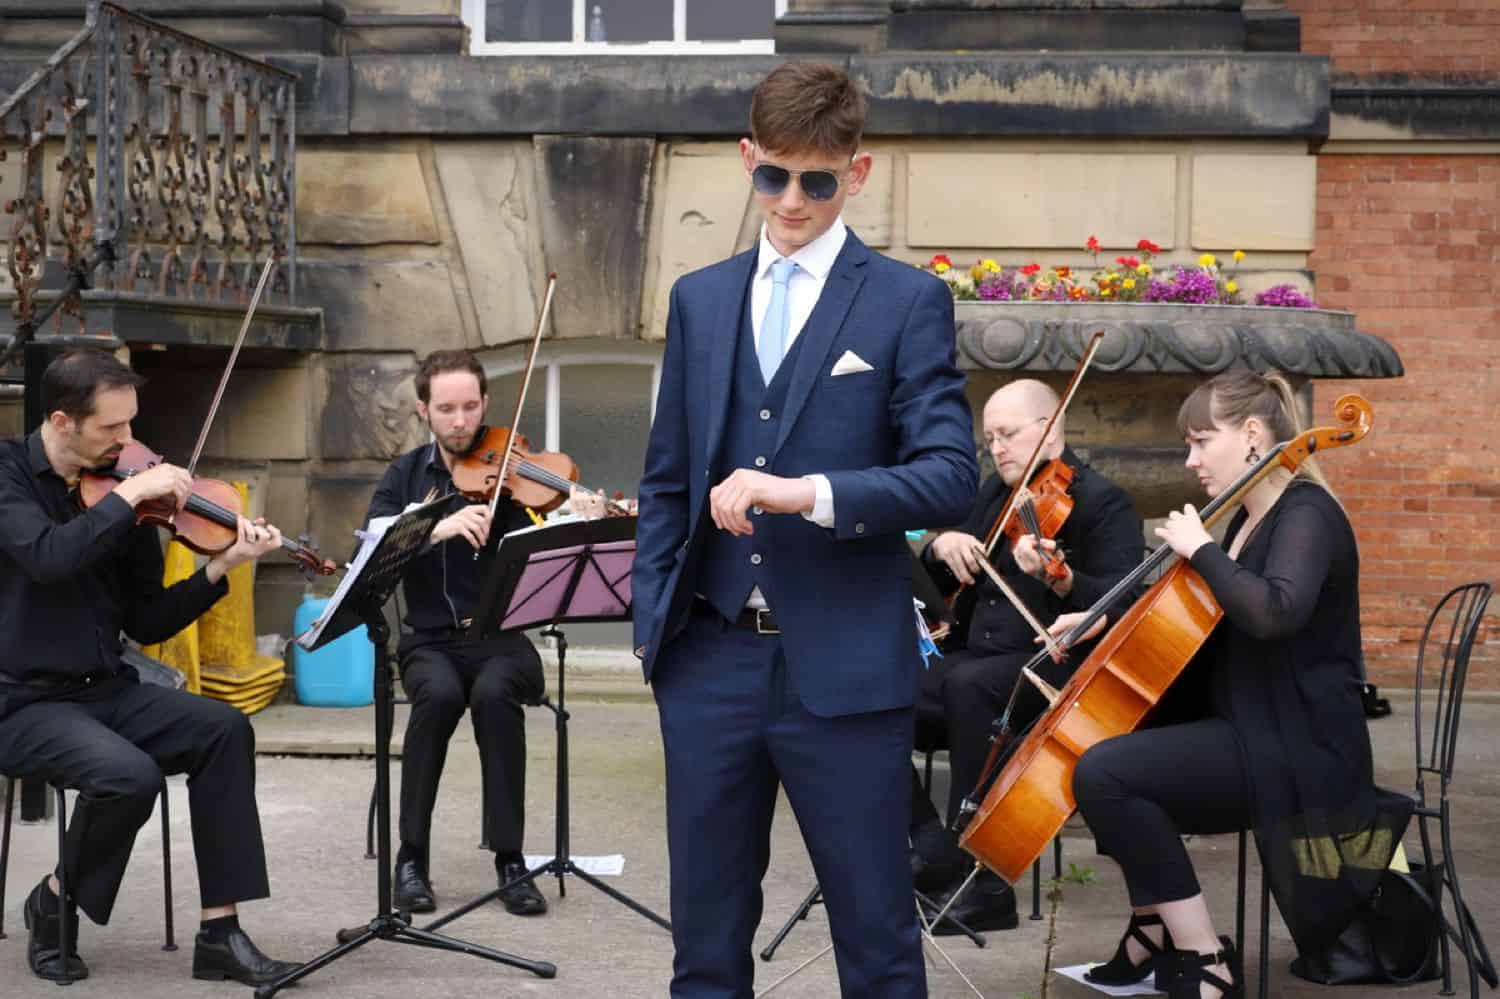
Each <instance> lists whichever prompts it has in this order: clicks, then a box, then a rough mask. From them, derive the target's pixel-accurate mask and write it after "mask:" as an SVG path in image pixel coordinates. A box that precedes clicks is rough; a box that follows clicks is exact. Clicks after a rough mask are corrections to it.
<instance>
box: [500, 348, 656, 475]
mask: <svg viewBox="0 0 1500 999" xmlns="http://www.w3.org/2000/svg"><path fill="white" fill-rule="evenodd" d="M611 343H613V344H614V349H611V348H609V347H605V348H603V349H598V350H595V349H590V348H588V347H586V346H583V345H571V344H570V345H567V346H559V347H558V348H557V349H548V345H546V344H543V345H542V348H541V350H540V351H539V353H538V356H537V359H536V367H535V368H534V369H533V370H532V372H531V389H532V390H535V389H536V387H537V386H538V384H539V383H545V384H546V386H547V403H546V413H545V424H546V430H545V439H546V443H545V444H544V445H543V446H542V449H543V450H544V451H561V450H563V449H564V448H563V442H562V369H563V368H564V367H567V366H568V365H580V364H589V365H597V364H634V365H643V366H646V367H649V368H650V369H651V408H650V410H649V412H648V414H647V422H648V423H649V422H651V421H654V420H655V419H656V395H657V392H658V390H659V389H660V388H661V347H662V345H661V344H659V343H658V344H650V343H643V344H641V347H642V348H643V349H641V350H628V349H619V347H620V345H619V344H617V343H614V342H613V341H611ZM526 350H527V348H526V347H525V346H524V345H523V346H522V347H521V348H520V352H519V354H515V353H511V352H507V353H506V354H505V355H502V356H499V357H491V358H484V359H483V361H482V363H483V364H484V375H485V378H486V379H489V380H494V379H496V378H503V377H505V376H506V375H516V374H520V373H521V372H522V371H525V370H526ZM530 394H531V392H530V391H528V392H527V395H528V397H529V396H530ZM491 402H492V403H495V402H498V403H500V404H501V405H502V406H506V407H514V406H515V404H516V401H515V400H514V399H492V400H491ZM506 419H509V417H508V416H507V417H506ZM522 432H523V433H524V432H525V431H524V430H523V431H522ZM534 439H535V438H533V440H534Z"/></svg>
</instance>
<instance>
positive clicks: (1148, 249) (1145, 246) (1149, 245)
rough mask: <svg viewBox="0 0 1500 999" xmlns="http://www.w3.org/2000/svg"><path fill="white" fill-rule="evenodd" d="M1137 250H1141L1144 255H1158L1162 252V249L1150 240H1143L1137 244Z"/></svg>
mask: <svg viewBox="0 0 1500 999" xmlns="http://www.w3.org/2000/svg"><path fill="white" fill-rule="evenodd" d="M1135 248H1136V249H1137V250H1140V251H1141V252H1142V253H1151V254H1156V253H1160V252H1161V247H1159V246H1157V245H1156V244H1155V243H1153V242H1151V240H1149V239H1143V240H1141V241H1140V242H1139V243H1137V244H1135Z"/></svg>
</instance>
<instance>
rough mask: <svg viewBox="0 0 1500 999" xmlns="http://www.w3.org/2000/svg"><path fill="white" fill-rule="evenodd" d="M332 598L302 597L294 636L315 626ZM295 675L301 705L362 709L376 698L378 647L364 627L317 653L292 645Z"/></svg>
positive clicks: (338, 639)
mask: <svg viewBox="0 0 1500 999" xmlns="http://www.w3.org/2000/svg"><path fill="white" fill-rule="evenodd" d="M327 605H328V598H326V597H314V596H312V595H311V594H308V595H307V596H305V597H303V598H302V603H301V604H300V605H299V606H298V607H297V613H296V615H294V617H293V628H295V631H294V632H293V633H294V634H297V635H300V634H302V633H303V632H304V631H306V630H307V629H308V628H311V627H312V624H313V622H314V621H316V620H317V619H318V616H319V615H320V614H322V613H323V608H324V607H326V606H327ZM292 672H293V675H294V676H295V678H296V685H297V703H299V704H308V705H312V706H314V707H320V708H358V707H362V706H364V705H366V704H370V703H372V702H373V701H374V699H375V647H374V646H373V645H371V644H370V637H369V634H368V632H367V631H366V629H365V628H364V626H360V627H358V628H355V629H353V630H352V631H350V632H348V633H347V634H344V635H340V636H339V637H338V638H336V639H334V640H333V641H332V642H329V643H328V644H327V645H325V646H323V647H322V648H321V649H319V650H318V651H316V652H308V651H307V650H306V649H304V648H302V646H300V645H297V644H295V643H293V645H292Z"/></svg>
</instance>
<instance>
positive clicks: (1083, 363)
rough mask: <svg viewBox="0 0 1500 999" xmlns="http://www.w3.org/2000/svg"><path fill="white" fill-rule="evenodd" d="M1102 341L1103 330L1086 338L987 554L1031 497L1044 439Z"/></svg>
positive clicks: (989, 541)
mask: <svg viewBox="0 0 1500 999" xmlns="http://www.w3.org/2000/svg"><path fill="white" fill-rule="evenodd" d="M1103 342H1104V331H1103V330H1096V331H1095V332H1094V335H1093V336H1092V337H1090V338H1089V342H1088V345H1087V346H1086V347H1085V348H1084V351H1083V357H1082V358H1081V359H1080V360H1079V361H1078V367H1076V368H1074V369H1073V377H1072V378H1070V379H1069V380H1068V387H1067V388H1065V389H1063V394H1062V398H1061V399H1059V400H1058V402H1057V408H1056V409H1054V410H1053V411H1052V415H1051V416H1050V417H1048V418H1047V426H1046V428H1045V429H1044V430H1043V431H1042V436H1041V437H1039V438H1037V442H1036V447H1035V448H1033V449H1032V451H1031V458H1030V459H1028V460H1027V462H1026V468H1025V469H1024V470H1023V471H1022V473H1021V478H1020V479H1018V480H1017V485H1016V488H1015V489H1013V490H1011V494H1010V499H1009V500H1007V501H1006V503H1005V509H1004V510H1002V511H1000V517H999V519H997V520H996V521H995V526H994V527H993V528H992V529H991V530H990V536H989V538H988V539H987V540H986V541H985V544H984V554H985V556H986V557H989V556H990V555H992V554H994V551H995V544H996V543H997V542H998V541H999V539H1000V537H1001V535H1003V534H1004V533H1005V525H1007V524H1009V523H1010V518H1011V517H1012V516H1014V515H1015V512H1016V507H1017V506H1019V505H1020V503H1021V501H1022V500H1023V499H1026V498H1029V497H1030V496H1031V490H1030V489H1029V488H1027V483H1029V482H1030V481H1031V477H1032V475H1034V474H1036V469H1037V466H1038V465H1040V464H1041V458H1042V447H1043V446H1044V445H1045V444H1046V443H1047V438H1048V437H1049V436H1051V434H1052V428H1053V427H1055V426H1057V421H1058V420H1060V419H1062V415H1063V413H1065V412H1067V410H1068V404H1069V403H1071V402H1072V401H1073V395H1074V394H1075V393H1076V392H1077V391H1078V386H1079V385H1080V384H1081V383H1082V382H1083V375H1084V372H1086V371H1088V369H1089V365H1090V364H1092V363H1093V361H1094V355H1095V354H1096V353H1098V351H1099V345H1100V344H1101V343H1103Z"/></svg>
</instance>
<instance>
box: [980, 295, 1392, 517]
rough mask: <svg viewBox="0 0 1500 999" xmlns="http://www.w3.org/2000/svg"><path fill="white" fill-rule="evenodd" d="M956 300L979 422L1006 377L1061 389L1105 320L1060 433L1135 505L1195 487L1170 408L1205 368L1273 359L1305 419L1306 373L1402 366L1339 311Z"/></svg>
mask: <svg viewBox="0 0 1500 999" xmlns="http://www.w3.org/2000/svg"><path fill="white" fill-rule="evenodd" d="M956 311H957V320H958V348H959V363H960V364H961V365H962V366H963V367H965V368H967V369H969V399H970V403H971V405H972V406H973V407H974V416H975V420H976V424H977V421H978V420H979V414H980V410H981V409H982V407H983V405H984V400H985V399H986V398H988V396H989V394H990V393H991V392H992V391H994V390H995V389H996V388H998V387H999V386H1000V385H1003V384H1004V383H1005V382H1007V381H1010V380H1011V379H1014V378H1019V377H1032V378H1038V379H1041V380H1043V381H1046V382H1048V383H1049V384H1051V385H1053V386H1055V387H1056V388H1058V389H1059V390H1061V389H1062V387H1063V386H1064V385H1065V384H1066V383H1067V380H1068V378H1069V376H1070V375H1071V374H1072V372H1073V370H1074V368H1075V367H1076V366H1077V364H1078V359H1079V357H1081V356H1082V353H1083V348H1084V345H1085V344H1086V342H1087V341H1088V339H1089V338H1090V337H1091V336H1092V335H1093V333H1094V332H1095V331H1096V330H1103V331H1104V333H1105V338H1104V342H1103V343H1102V344H1101V345H1100V348H1099V352H1098V354H1097V355H1096V356H1095V358H1094V363H1093V365H1092V367H1091V368H1090V370H1089V374H1088V376H1087V377H1086V378H1085V380H1084V382H1083V385H1082V386H1081V388H1080V389H1079V392H1078V397H1077V398H1076V399H1075V400H1074V402H1073V405H1072V406H1071V407H1070V409H1069V412H1068V421H1067V434H1068V441H1069V443H1070V444H1072V445H1073V446H1074V448H1075V449H1077V450H1078V451H1079V452H1080V454H1083V455H1084V456H1085V457H1086V458H1087V459H1088V460H1089V461H1090V463H1091V464H1093V465H1094V466H1095V467H1096V468H1098V469H1099V470H1100V471H1101V472H1103V473H1104V474H1105V475H1108V476H1109V477H1111V478H1113V479H1114V480H1115V481H1117V482H1119V483H1120V484H1121V485H1122V486H1124V487H1125V488H1126V489H1128V490H1129V491H1130V492H1131V494H1132V495H1133V496H1134V497H1135V500H1136V503H1137V505H1138V507H1139V508H1140V512H1141V515H1142V516H1144V517H1157V516H1161V515H1163V514H1164V513H1165V512H1166V511H1167V510H1169V509H1171V508H1173V507H1176V506H1180V505H1182V504H1183V503H1187V502H1198V501H1200V500H1201V499H1202V496H1201V494H1200V493H1199V491H1198V486H1197V482H1196V480H1195V479H1194V478H1193V477H1192V476H1191V475H1189V474H1188V473H1187V472H1186V470H1185V469H1184V468H1183V467H1182V459H1183V456H1184V448H1183V444H1182V438H1181V435H1180V434H1179V433H1178V432H1177V408H1178V406H1179V405H1180V404H1181V402H1182V400H1183V398H1185V397H1186V395H1187V393H1188V392H1190V391H1191V390H1192V388H1193V387H1194V386H1195V385H1197V384H1198V383H1199V382H1201V381H1202V380H1204V379H1205V378H1208V377H1209V376H1211V375H1213V374H1215V373H1217V372H1219V371H1223V370H1224V369H1225V368H1228V367H1230V366H1231V365H1233V364H1235V363H1236V362H1239V363H1245V364H1249V365H1250V366H1251V367H1253V368H1255V369H1256V370H1259V371H1265V370H1269V369H1276V370H1278V371H1281V372H1283V373H1284V374H1286V375H1287V376H1289V378H1290V379H1291V381H1292V384H1293V385H1295V386H1297V387H1299V389H1300V390H1301V398H1302V402H1303V406H1304V411H1303V414H1302V417H1303V421H1304V423H1310V424H1321V423H1324V422H1327V420H1328V417H1329V414H1328V413H1326V412H1322V411H1310V410H1309V409H1308V407H1309V405H1310V404H1311V403H1312V392H1311V388H1310V385H1311V382H1312V380H1314V379H1319V378H1338V379H1350V378H1399V377H1400V376H1401V375H1402V373H1403V369H1402V366H1401V359H1400V357H1398V356H1397V354H1396V351H1395V350H1394V349H1393V348H1392V347H1391V345H1390V344H1388V343H1386V342H1385V341H1384V340H1382V339H1381V338H1379V337H1377V336H1373V335H1371V334H1368V333H1361V332H1360V331H1359V330H1357V329H1355V326H1354V316H1353V314H1352V313H1348V312H1330V311H1325V310H1321V309H1282V308H1262V307H1257V306H1223V305H1159V304H1142V303H1128V302H1120V303H1113V304H1106V303H1102V302H1081V303H1064V302H958V303H956ZM1331 402H1332V400H1331V399H1323V398H1321V397H1320V398H1319V399H1318V405H1319V406H1326V405H1328V404H1331ZM1376 418H1377V420H1378V419H1379V414H1378V413H1377V414H1376ZM976 430H977V427H976ZM975 439H976V440H978V439H979V434H978V433H977V432H976V435H975ZM982 464H985V465H986V471H988V467H987V459H984V460H982Z"/></svg>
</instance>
